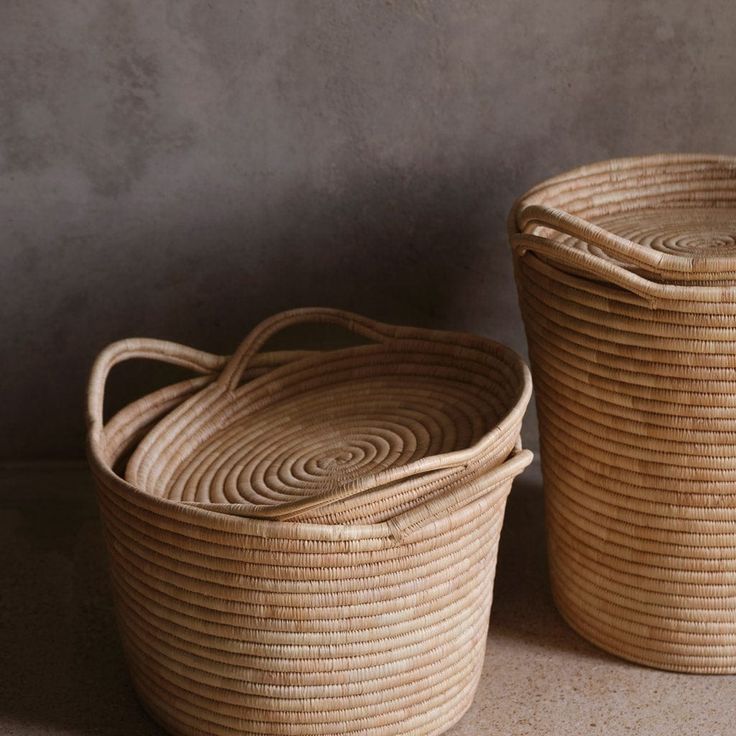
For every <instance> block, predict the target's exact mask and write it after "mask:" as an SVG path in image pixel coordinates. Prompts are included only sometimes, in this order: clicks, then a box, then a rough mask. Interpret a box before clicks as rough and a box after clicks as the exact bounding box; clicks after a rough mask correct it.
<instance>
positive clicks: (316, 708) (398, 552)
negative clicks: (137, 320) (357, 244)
mask: <svg viewBox="0 0 736 736" xmlns="http://www.w3.org/2000/svg"><path fill="white" fill-rule="evenodd" d="M296 316H297V317H298V318H300V319H303V318H306V317H308V318H310V319H314V318H317V319H322V320H323V321H325V320H330V321H335V320H336V321H338V322H340V323H343V324H346V323H347V322H351V323H352V324H353V325H356V324H358V325H362V327H366V328H367V327H368V323H367V322H365V321H364V320H363V319H362V318H357V317H356V316H355V315H352V316H349V317H346V316H345V315H344V314H342V313H339V314H336V313H334V312H331V311H330V312H327V311H324V310H320V311H319V313H315V312H313V311H312V312H309V313H306V314H305V313H301V314H298V315H296ZM292 317H294V315H292ZM292 317H290V318H289V319H288V320H287V321H291V319H292ZM269 324H274V323H269ZM370 329H371V330H372V331H374V332H373V335H374V336H375V335H377V334H378V333H381V334H382V335H383V336H384V337H383V340H384V343H383V344H384V345H386V344H389V343H390V345H391V346H392V349H393V350H395V355H396V364H397V365H398V364H400V363H402V361H403V360H404V359H405V357H406V356H405V351H406V350H407V349H408V348H409V347H410V343H413V344H414V346H415V347H417V346H418V347H419V348H421V346H422V344H423V343H428V342H432V341H438V342H440V343H441V342H442V341H443V340H445V341H448V340H449V342H451V343H452V344H454V345H455V349H456V350H459V349H460V347H463V346H464V348H463V349H464V350H468V349H470V350H471V352H472V351H473V350H476V351H477V350H478V349H481V352H483V351H485V352H486V354H492V355H495V356H497V358H499V360H500V358H501V357H502V358H503V359H502V360H500V363H499V364H498V365H497V366H496V369H497V370H498V371H499V374H503V375H505V376H506V377H505V378H504V379H503V381H507V382H508V381H509V380H510V379H509V376H511V375H516V376H517V377H518V379H519V381H518V385H517V383H514V382H512V384H513V385H515V386H516V389H518V393H517V394H516V395H515V400H514V401H513V402H511V404H509V403H508V402H505V403H506V405H507V406H508V408H509V412H508V413H507V415H505V416H503V417H498V418H499V419H500V423H503V421H504V419H506V418H507V417H508V415H509V414H511V415H514V416H515V415H516V414H517V413H518V412H519V411H522V412H523V407H524V406H525V404H526V401H527V400H528V397H529V394H530V390H531V388H530V381H529V376H528V373H527V371H526V369H525V367H524V366H523V364H522V362H521V361H520V360H519V359H518V358H517V357H516V356H514V355H513V353H511V352H509V351H507V350H505V349H503V348H500V347H499V346H497V345H495V344H494V343H491V342H489V341H484V340H482V339H480V338H471V337H468V336H457V335H455V336H449V335H448V334H445V333H434V332H429V331H426V330H409V328H391V329H389V328H388V327H387V326H385V325H378V324H377V323H370ZM267 331H268V332H269V333H270V332H271V331H272V330H271V329H269V330H267ZM257 334H259V335H261V336H263V334H262V333H261V332H258V333H257ZM388 335H391V336H390V337H388ZM256 342H257V343H258V344H259V345H260V343H261V340H260V339H259V340H257V341H256ZM458 343H462V344H463V346H461V345H459V344H458ZM247 344H248V345H249V346H250V347H248V348H247V350H245V351H239V352H237V353H236V354H235V356H234V357H233V359H229V360H228V359H225V358H223V357H220V356H214V355H209V354H206V353H202V352H200V351H196V350H192V349H190V348H185V347H183V346H179V345H174V344H172V343H165V342H161V341H155V340H142V339H137V340H130V341H124V342H121V343H116V344H114V345H112V346H110V348H108V349H107V350H105V351H104V352H103V353H102V354H101V356H100V357H99V358H98V360H97V362H96V364H95V367H94V368H93V372H92V376H91V379H90V388H89V457H90V463H91V467H92V470H93V473H94V476H95V479H96V483H97V489H98V496H99V501H100V506H101V510H102V516H103V521H104V527H105V531H106V537H107V542H108V549H109V556H110V570H111V576H112V581H113V590H114V594H115V602H116V609H117V613H118V619H119V624H120V629H121V632H122V638H123V642H124V646H125V651H126V654H127V658H128V662H129V666H130V671H131V674H132V678H133V681H134V684H135V686H136V689H137V691H138V693H139V695H140V697H141V699H142V700H143V702H144V703H145V705H146V706H147V708H148V709H149V710H150V712H151V713H152V715H153V716H154V717H155V718H156V719H158V720H159V721H160V722H161V723H162V724H163V725H164V726H166V727H167V728H168V729H170V730H171V731H172V732H174V733H177V734H202V735H204V734H208V735H211V734H217V735H221V736H233V735H234V734H253V735H255V734H264V735H265V734H293V735H294V736H303V735H305V734H356V735H357V734H362V735H365V736H368V735H369V734H370V735H373V736H388V735H390V734H407V735H408V734H417V735H418V734H440V733H442V732H444V731H445V730H446V729H448V728H449V727H450V726H451V725H452V724H453V723H455V722H456V721H457V720H458V719H459V718H460V717H461V716H462V714H463V713H464V712H465V710H466V709H467V708H468V706H469V705H470V703H471V701H472V698H473V694H474V692H475V689H476V686H477V682H478V678H479V676H480V672H481V668H482V665H483V658H484V653H485V640H486V629H487V624H488V617H489V613H490V607H491V600H492V593H493V578H494V571H495V562H496V553H497V545H498V537H499V533H500V529H501V524H502V521H503V512H504V506H505V501H506V497H507V494H508V492H509V490H510V487H511V483H512V481H513V478H514V477H515V476H516V475H517V474H518V473H519V472H521V470H522V469H523V468H524V467H525V466H526V465H527V464H528V463H529V462H530V459H531V454H530V453H529V452H528V451H526V450H521V449H520V448H519V447H518V425H516V424H515V426H517V436H516V437H515V438H513V439H512V442H511V445H512V447H511V449H510V454H509V456H508V457H507V458H506V457H504V458H499V459H498V460H497V461H496V462H495V463H493V464H491V465H489V464H487V463H481V464H480V465H478V466H477V467H474V468H473V469H472V472H470V471H468V472H467V473H466V475H465V477H464V479H463V480H462V481H461V480H459V479H458V477H456V465H455V464H454V463H455V462H456V461H457V460H458V457H457V456H454V457H452V458H451V463H450V466H449V472H450V473H451V479H450V482H448V483H446V484H445V485H443V484H440V486H439V488H437V487H435V486H432V487H431V488H429V489H428V490H427V489H425V491H426V493H427V496H426V498H425V499H424V500H423V499H422V498H421V497H419V496H418V495H414V496H412V498H411V500H410V502H408V503H404V502H402V503H401V504H399V505H398V507H397V508H395V509H394V512H393V514H392V515H390V516H389V517H388V518H386V519H384V520H382V521H378V522H374V523H343V524H338V523H310V522H304V521H301V520H286V521H285V520H280V519H268V518H267V519H263V518H251V517H248V516H244V515H242V514H243V513H245V508H244V506H243V504H239V503H235V504H234V505H235V506H236V507H238V508H237V509H236V510H235V512H234V513H233V512H232V511H233V510H232V509H229V508H227V504H221V505H219V506H218V508H219V510H212V508H209V503H207V502H203V503H196V502H195V503H188V502H186V501H184V500H182V499H172V498H169V497H167V496H166V495H165V494H163V493H159V494H157V493H156V492H155V491H156V489H155V488H154V489H145V488H140V487H137V486H135V485H133V484H131V483H130V482H128V481H126V480H125V479H124V478H123V477H121V474H122V473H123V472H124V468H125V464H126V461H127V458H128V456H130V455H131V453H132V454H133V455H135V452H136V451H137V448H138V447H139V443H140V442H141V440H145V439H146V438H150V437H151V436H155V434H156V432H157V430H158V428H160V427H161V426H165V425H166V421H167V418H168V417H170V416H171V415H172V414H173V415H176V413H177V412H178V411H179V410H180V409H181V407H185V410H186V406H187V405H189V406H191V405H193V404H194V403H196V402H197V401H198V400H199V399H201V397H202V395H203V392H207V391H208V390H211V391H214V389H212V387H213V386H217V385H218V382H219V381H220V380H221V378H222V376H228V375H232V374H229V373H228V366H233V365H236V364H237V365H238V366H239V368H238V371H240V369H241V368H243V369H244V372H243V375H242V376H240V377H239V378H238V380H237V381H235V382H234V383H233V384H228V386H229V387H228V389H227V390H228V391H233V390H234V391H235V393H237V391H238V390H240V389H238V388H237V387H238V386H241V388H242V387H245V386H251V389H249V390H248V391H243V392H242V394H240V396H241V397H242V396H243V395H247V396H249V395H250V394H249V391H250V390H252V387H253V386H255V387H256V388H257V387H258V386H259V385H271V386H272V388H273V389H274V391H276V389H277V388H278V387H279V386H280V383H279V376H282V377H283V376H290V375H291V371H293V370H294V369H295V367H298V366H302V368H303V367H304V366H305V365H306V366H312V365H313V361H314V360H315V359H316V357H317V356H316V355H315V354H314V353H296V352H295V353H291V352H288V351H287V352H280V353H258V354H256V353H255V352H254V351H253V350H252V349H251V348H252V347H253V345H254V344H255V343H254V342H253V341H251V342H250V343H247ZM426 347H427V346H426V345H425V346H424V348H423V349H426ZM348 350H354V349H353V348H350V349H348ZM340 352H342V351H335V352H332V351H331V352H330V353H329V354H327V355H325V356H323V357H324V358H325V359H326V361H327V365H329V363H330V361H332V360H334V359H335V354H336V353H340ZM440 352H442V351H440ZM462 352H463V351H462V350H460V354H462ZM244 354H247V355H248V356H249V357H248V360H247V366H244V365H243V362H242V360H241V359H242V356H243V355H244ZM369 354H371V353H370V351H369ZM418 354H421V350H420V353H418ZM349 355H354V353H349ZM402 356H403V357H402ZM466 357H467V353H466ZM130 358H151V359H156V360H164V361H168V362H173V363H176V364H179V365H184V366H187V367H189V368H191V369H193V370H195V371H197V372H200V373H202V374H203V375H202V376H201V377H199V378H194V379H192V380H190V381H185V382H182V383H178V384H175V385H172V386H169V387H167V388H165V389H162V390H160V391H157V392H155V393H153V394H151V395H149V396H146V397H144V398H143V399H140V400H138V401H136V402H135V403H133V404H131V405H129V406H128V407H126V408H125V409H123V410H122V411H121V412H119V413H118V414H117V415H116V416H115V417H113V418H112V419H111V420H110V421H109V422H107V424H104V425H103V420H102V407H103V393H104V385H105V382H106V377H107V374H108V372H109V370H110V369H111V368H112V367H113V366H114V365H115V364H117V363H119V362H121V361H123V360H127V359H130ZM460 360H461V359H460V358H458V361H460ZM420 363H421V361H420ZM500 364H503V365H504V366H506V368H504V369H501V368H500ZM490 365H491V364H487V365H486V370H487V371H489V372H493V371H492V369H491V368H490V367H489V366H490ZM354 368H355V366H354ZM325 372H329V371H328V370H327V369H326V370H325ZM420 373H421V370H420ZM495 380H500V378H499V376H498V375H497V376H496V379H495ZM503 381H501V383H503ZM287 383H288V382H287ZM220 385H222V384H220ZM470 385H475V383H474V380H470ZM374 389H375V392H374V396H375V399H376V401H377V402H378V404H379V405H380V394H379V390H380V386H375V387H374ZM276 393H278V392H276ZM204 395H205V396H208V395H209V393H205V394H204ZM257 395H258V396H260V394H257ZM233 400H234V401H236V402H237V397H235V398H234V399H233ZM447 400H451V399H447ZM407 401H408V404H409V405H410V406H413V407H414V408H416V403H415V402H413V400H412V397H411V396H409V397H408V398H407ZM188 402H189V404H188ZM246 403H247V402H246ZM265 403H266V404H267V405H269V406H270V401H266V402H265ZM277 403H278V402H277ZM400 404H401V402H398V404H397V406H399V405H400ZM360 405H361V404H360V402H359V406H360ZM483 405H484V404H483ZM240 406H241V408H242V404H240ZM251 408H252V407H251ZM383 408H384V410H385V406H384V407H383ZM269 411H270V409H269ZM266 414H267V415H268V416H270V414H269V412H266ZM254 416H255V419H254ZM494 416H495V414H494ZM257 419H258V416H257V415H253V414H249V415H248V422H246V425H245V427H246V428H247V426H249V425H250V422H252V421H254V420H257ZM295 421H297V422H298V415H295ZM226 424H227V423H226ZM363 425H365V422H363ZM228 426H231V427H232V425H228ZM410 426H411V427H416V425H414V424H411V425H410ZM353 429H354V427H353ZM445 429H446V430H449V426H446V427H445ZM276 431H277V430H274V436H275V435H276ZM460 434H463V433H462V432H461V433H460ZM504 434H505V432H497V431H496V430H495V427H490V428H488V429H487V431H486V432H485V434H484V436H483V437H481V438H480V440H479V442H480V445H481V449H483V448H485V447H487V446H495V445H496V444H497V443H496V441H495V440H496V439H497V438H498V437H499V436H504ZM366 436H368V435H366V434H365V426H364V435H363V437H364V438H365V437H366ZM382 436H384V435H382ZM463 436H466V435H463ZM471 436H473V435H472V433H471ZM486 436H488V437H492V438H494V441H492V442H490V443H488V442H484V437H486ZM302 437H303V440H304V444H305V445H309V437H308V435H306V434H303V435H302ZM346 438H347V444H348V446H349V448H352V449H353V450H354V449H355V448H354V441H355V435H354V433H352V432H348V434H347V435H346ZM486 439H487V437H486ZM430 444H431V443H430ZM450 444H451V445H453V446H455V445H457V444H458V443H457V442H456V441H454V440H453V442H452V443H450ZM476 445H478V443H477V442H476ZM238 446H239V447H240V446H242V445H240V444H238ZM474 446H475V445H474ZM320 447H323V449H324V447H325V446H323V445H320ZM330 448H331V449H330V453H332V454H331V455H330V457H332V458H334V457H336V455H335V452H336V447H335V445H334V442H333V444H332V445H330ZM452 452H462V450H460V449H457V448H456V449H454V450H453V451H452ZM481 454H483V453H481ZM338 455H339V454H338ZM349 455H350V452H349V450H348V449H346V452H345V454H344V457H345V458H348V456H349ZM410 455H411V457H409V458H408V459H406V465H409V464H410V463H412V462H416V459H411V458H412V457H413V456H414V453H410ZM471 455H473V453H470V455H468V456H466V457H465V458H464V460H463V461H462V462H463V463H464V464H465V465H466V466H473V463H472V457H471ZM289 457H291V456H289ZM425 457H427V458H428V459H429V462H428V466H427V469H426V471H425V470H424V469H423V467H422V465H421V464H420V465H419V466H418V467H414V473H415V475H416V482H417V485H421V483H422V479H423V477H424V476H426V475H431V474H432V473H436V472H437V470H436V467H435V465H436V463H435V462H434V461H431V457H430V456H428V455H425ZM327 465H329V463H327V464H325V465H324V466H323V467H327ZM288 467H289V469H290V470H293V468H294V465H293V464H290V465H289V466H288ZM309 467H311V468H312V469H315V468H318V467H319V464H318V463H313V464H311V465H310V466H309ZM393 467H394V468H395V469H398V468H399V466H398V465H395V466H393ZM447 470H448V468H442V469H441V471H440V472H445V471H447ZM315 472H316V471H315ZM375 472H381V471H375V467H373V466H371V464H370V463H369V464H368V467H367V473H368V475H371V473H373V474H375ZM399 475H400V477H399V478H398V479H397V480H396V481H394V484H395V485H396V487H400V488H401V489H404V490H405V489H406V486H407V484H408V483H409V482H410V478H408V477H407V476H406V474H399ZM313 480H314V478H312V477H311V476H310V483H308V484H307V485H308V486H309V494H311V495H315V487H316V484H315V483H313V482H312V481H313ZM290 482H291V480H289V483H287V484H286V485H289V484H290ZM390 484H391V481H390V482H389V483H388V485H389V486H390ZM328 485H329V484H328ZM435 485H436V484H435ZM289 487H291V486H290V485H289ZM341 487H342V486H341ZM381 489H382V492H381V493H379V497H380V503H379V505H381V504H383V505H382V508H383V509H384V511H385V510H386V509H388V508H389V506H388V505H386V504H387V499H389V498H390V494H388V493H385V492H384V491H385V486H381ZM333 492H334V488H333V487H332V486H329V487H328V488H327V496H328V497H329V499H330V500H331V501H332V500H334V499H332V497H331V496H330V494H331V493H333ZM361 492H365V493H367V495H368V496H371V494H375V493H376V488H375V486H371V487H368V488H367V489H365V490H364V491H358V492H356V494H353V495H352V496H350V497H349V498H357V497H359V496H360V494H361ZM286 495H287V497H286V499H285V500H284V503H285V504H286V505H287V507H288V508H289V509H291V510H292V511H293V499H292V498H291V497H290V496H289V495H288V494H286ZM321 495H324V494H316V497H318V498H319V497H321ZM344 500H345V494H344V493H343V494H340V498H339V499H338V502H340V503H342V502H343V501H344ZM290 504H291V505H290ZM256 506H257V504H256ZM276 507H278V504H276ZM341 508H342V509H343V510H344V507H341ZM351 508H352V509H353V510H355V509H358V508H359V507H358V506H354V507H351ZM223 511H224V512H225V513H222V512H223ZM260 511H263V509H262V508H261V509H260ZM256 513H259V509H258V508H257V509H256Z"/></svg>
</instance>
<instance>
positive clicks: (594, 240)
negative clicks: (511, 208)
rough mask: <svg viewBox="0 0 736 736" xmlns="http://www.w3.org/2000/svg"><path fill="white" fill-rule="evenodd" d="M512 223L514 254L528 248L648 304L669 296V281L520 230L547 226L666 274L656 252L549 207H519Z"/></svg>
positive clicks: (652, 270) (670, 293)
mask: <svg viewBox="0 0 736 736" xmlns="http://www.w3.org/2000/svg"><path fill="white" fill-rule="evenodd" d="M514 222H515V223H516V227H517V228H518V231H517V232H512V233H511V235H510V239H511V246H512V248H513V249H514V252H515V253H516V254H517V255H518V256H523V255H524V254H525V253H526V252H528V251H532V252H533V253H538V254H539V255H542V256H544V257H545V258H548V259H550V260H553V261H555V262H557V263H559V264H561V265H564V266H568V267H571V268H576V269H578V270H582V271H584V272H586V273H588V274H590V275H591V276H593V277H595V278H597V279H600V280H602V281H606V282H610V283H613V284H616V285H617V286H620V287H621V288H622V289H626V290H627V291H630V292H632V293H633V294H636V295H637V296H639V297H641V298H642V299H645V300H646V301H647V302H649V304H650V305H652V306H653V305H654V303H655V302H656V301H657V300H659V299H668V298H672V297H673V293H672V292H673V287H672V286H671V285H669V284H661V283H659V282H656V281H651V280H649V279H647V278H645V277H643V276H640V275H639V274H636V273H632V272H631V271H629V270H627V269H626V268H623V267H621V266H619V265H618V264H617V263H613V262H612V261H609V260H607V259H605V258H601V257H600V256H597V255H595V254H594V253H590V252H588V251H583V250H579V249H578V248H572V247H570V246H569V245H566V244H565V243H561V242H560V241H559V240H553V239H551V238H544V237H540V236H538V235H531V234H528V233H525V232H524V231H525V230H526V229H527V228H529V227H530V226H533V225H538V226H542V227H546V228H550V229H552V230H556V231H557V232H559V233H563V234H565V235H571V236H573V237H575V238H577V239H579V240H582V241H584V242H586V243H588V244H589V245H594V246H597V247H598V248H600V249H601V250H602V251H603V252H604V253H606V254H608V255H609V256H611V257H613V258H616V259H618V260H620V261H624V262H626V263H631V264H632V265H635V266H639V267H640V268H642V269H645V270H647V271H650V272H652V273H659V274H666V273H667V272H668V270H667V269H664V268H662V266H661V263H660V261H661V258H662V254H660V253H656V252H655V251H650V250H648V249H646V248H642V247H641V246H640V245H637V244H636V243H634V242H632V241H630V240H628V239H626V238H622V237H620V236H619V235H614V234H613V233H610V232H608V231H607V230H605V229H603V228H601V227H599V226H597V225H593V224H592V223H590V222H587V221H586V220H583V219H581V218H580V217H576V216H575V215H571V214H569V213H567V212H563V211H562V210H558V209H554V208H552V207H544V206H542V205H527V206H522V207H521V208H520V209H519V211H518V213H517V214H516V217H515V218H514Z"/></svg>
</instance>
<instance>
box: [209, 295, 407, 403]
mask: <svg viewBox="0 0 736 736" xmlns="http://www.w3.org/2000/svg"><path fill="white" fill-rule="evenodd" d="M300 324H328V325H336V326H338V327H343V328H345V329H346V330H348V331H349V332H353V333H355V334H357V335H362V336H363V337H366V338H368V339H369V340H375V341H376V342H386V341H387V340H391V339H393V338H395V337H396V336H397V332H398V331H397V328H396V327H394V326H393V325H386V324H383V323H381V322H376V321H374V320H372V319H369V318H368V317H363V316H361V315H359V314H353V313H352V312H345V311H342V310H340V309H330V308H328V307H307V308H302V309H292V310H290V311H287V312H280V313H279V314H275V315H274V316H273V317H269V318H268V319H266V320H264V321H263V322H261V323H260V324H259V325H258V326H257V327H256V328H254V329H253V330H252V331H251V333H250V334H249V335H248V337H246V338H245V340H244V341H243V342H242V343H241V345H240V347H239V348H238V349H237V350H236V351H235V352H234V353H233V356H232V358H231V359H230V361H229V362H228V364H227V365H226V366H225V368H224V370H223V371H222V373H221V374H220V377H219V378H218V380H217V383H218V384H219V385H220V387H221V388H222V389H223V390H229V391H234V390H235V388H236V387H237V385H238V383H239V382H240V380H241V378H242V375H243V371H245V369H246V368H247V366H248V364H249V363H250V361H251V360H252V359H253V357H254V356H255V355H256V354H257V353H258V351H259V350H260V349H261V348H262V347H263V345H264V344H265V343H266V342H267V341H268V340H269V339H270V338H271V337H273V336H274V335H275V334H277V333H278V332H280V331H281V330H284V329H286V328H287V327H292V326H294V325H300Z"/></svg>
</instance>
